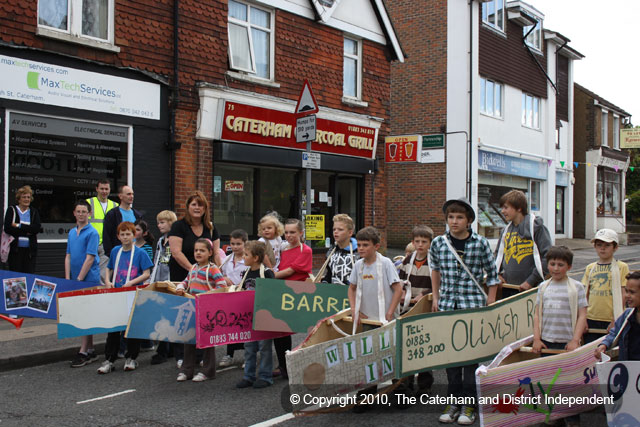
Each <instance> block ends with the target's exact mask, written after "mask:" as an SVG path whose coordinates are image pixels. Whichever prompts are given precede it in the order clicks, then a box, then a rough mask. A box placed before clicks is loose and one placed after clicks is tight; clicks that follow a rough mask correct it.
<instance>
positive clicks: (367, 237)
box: [348, 227, 402, 412]
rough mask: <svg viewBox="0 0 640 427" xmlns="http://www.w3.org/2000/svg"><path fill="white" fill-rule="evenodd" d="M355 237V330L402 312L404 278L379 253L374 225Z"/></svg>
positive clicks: (351, 290)
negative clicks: (356, 251) (368, 322)
mask: <svg viewBox="0 0 640 427" xmlns="http://www.w3.org/2000/svg"><path fill="white" fill-rule="evenodd" d="M356 240H357V241H358V254H359V255H360V259H359V260H358V261H356V264H355V266H354V267H353V269H352V270H351V276H350V277H349V291H348V295H349V304H350V305H351V313H352V317H353V333H354V334H355V332H356V328H357V326H358V324H359V323H360V319H370V320H377V321H379V322H381V323H382V324H385V323H387V322H390V321H391V320H393V319H395V318H396V317H397V316H398V315H399V314H400V313H399V311H398V304H399V303H400V298H401V297H402V282H401V281H400V278H399V277H398V273H397V271H396V269H395V267H394V265H393V262H391V260H390V259H389V258H387V257H384V256H382V255H380V254H379V253H378V249H379V248H380V233H379V232H378V230H377V229H375V228H374V227H365V228H363V229H362V230H360V231H358V234H356ZM380 295H381V296H382V297H380ZM374 328H377V326H373V325H369V324H363V325H362V329H363V330H364V331H368V330H371V329H374ZM376 389H377V387H376V386H373V387H369V388H367V389H365V390H362V391H361V392H360V393H358V395H359V396H364V395H366V394H371V393H375V392H376ZM363 399H364V398H363ZM366 409H367V405H365V404H359V405H356V407H355V408H354V410H355V411H356V412H362V411H364V410H366Z"/></svg>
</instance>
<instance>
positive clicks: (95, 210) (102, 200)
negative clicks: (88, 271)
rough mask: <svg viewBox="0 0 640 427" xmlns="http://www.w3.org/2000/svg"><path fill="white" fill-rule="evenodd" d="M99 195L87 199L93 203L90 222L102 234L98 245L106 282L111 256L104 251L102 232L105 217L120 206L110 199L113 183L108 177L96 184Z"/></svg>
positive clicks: (101, 274) (101, 278) (102, 275)
mask: <svg viewBox="0 0 640 427" xmlns="http://www.w3.org/2000/svg"><path fill="white" fill-rule="evenodd" d="M96 193H97V196H95V197H92V198H90V199H87V202H89V204H90V205H91V213H90V214H89V224H91V225H92V226H93V228H95V229H96V230H97V231H98V234H99V235H100V245H99V246H98V256H99V257H100V282H101V283H102V284H105V280H104V279H105V274H107V264H108V263H109V257H108V256H107V254H105V252H104V246H103V245H102V232H103V229H104V217H105V216H106V215H107V212H109V211H110V210H111V209H113V208H115V207H117V206H118V203H116V202H114V201H113V200H109V194H111V183H110V182H109V180H108V179H106V178H103V179H101V180H99V181H98V184H97V185H96Z"/></svg>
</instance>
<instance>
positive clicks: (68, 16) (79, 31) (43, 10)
mask: <svg viewBox="0 0 640 427" xmlns="http://www.w3.org/2000/svg"><path fill="white" fill-rule="evenodd" d="M113 21H114V0H39V2H38V27H39V28H40V29H41V30H44V31H45V33H43V34H44V35H53V34H51V33H46V31H49V30H51V31H54V32H58V33H65V34H68V35H70V36H74V37H76V38H80V39H82V38H84V39H93V40H98V41H102V42H107V43H113V28H114V23H113Z"/></svg>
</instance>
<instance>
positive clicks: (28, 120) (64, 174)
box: [8, 113, 131, 242]
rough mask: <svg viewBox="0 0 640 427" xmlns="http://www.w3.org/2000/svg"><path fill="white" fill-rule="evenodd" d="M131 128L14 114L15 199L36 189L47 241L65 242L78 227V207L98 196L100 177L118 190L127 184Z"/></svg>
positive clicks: (11, 184)
mask: <svg viewBox="0 0 640 427" xmlns="http://www.w3.org/2000/svg"><path fill="white" fill-rule="evenodd" d="M130 138H131V130H130V128H129V127H123V126H113V125H107V124H98V123H91V122H81V121H76V120H66V119H57V118H52V117H42V116H34V115H27V114H19V113H11V114H10V116H9V141H10V142H9V162H8V163H9V182H8V184H9V185H8V189H9V194H8V197H9V201H10V202H13V200H14V199H13V196H14V195H15V193H16V190H17V189H18V188H20V187H22V186H23V185H30V186H31V188H32V189H33V192H34V200H33V206H34V207H36V208H37V209H38V210H39V211H40V217H41V221H42V227H43V230H44V233H42V234H40V235H39V237H38V238H39V239H40V240H43V241H65V242H66V240H67V233H68V232H69V229H71V228H72V227H73V226H74V223H75V220H74V218H73V215H72V211H73V203H74V202H75V201H76V200H78V199H86V198H89V197H92V196H94V189H95V187H96V183H97V181H98V179H99V178H103V177H106V178H108V179H109V180H110V181H111V188H112V190H113V192H114V193H115V192H116V189H117V188H118V187H119V186H120V185H123V184H126V183H127V176H128V170H129V169H128V161H127V152H128V142H129V139H130Z"/></svg>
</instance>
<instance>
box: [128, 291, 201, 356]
mask: <svg viewBox="0 0 640 427" xmlns="http://www.w3.org/2000/svg"><path fill="white" fill-rule="evenodd" d="M175 292H176V285H175V284H174V283H172V282H156V283H153V284H151V285H149V286H147V287H144V288H140V289H137V290H136V296H135V300H134V302H133V306H132V309H131V315H130V316H129V322H128V324H127V330H126V332H125V336H126V337H127V338H140V339H148V340H152V341H156V340H157V341H166V342H171V343H180V344H195V343H196V316H195V313H196V306H195V299H194V297H193V296H192V295H190V294H188V293H185V294H184V295H183V296H179V295H176V294H175Z"/></svg>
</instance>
